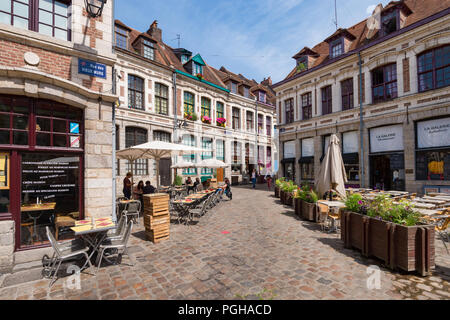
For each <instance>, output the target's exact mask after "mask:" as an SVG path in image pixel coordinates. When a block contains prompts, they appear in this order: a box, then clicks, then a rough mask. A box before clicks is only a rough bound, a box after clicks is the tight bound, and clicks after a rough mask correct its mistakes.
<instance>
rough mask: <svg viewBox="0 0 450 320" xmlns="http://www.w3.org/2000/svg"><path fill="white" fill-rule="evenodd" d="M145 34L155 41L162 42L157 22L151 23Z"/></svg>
mask: <svg viewBox="0 0 450 320" xmlns="http://www.w3.org/2000/svg"><path fill="white" fill-rule="evenodd" d="M147 33H148V34H149V35H150V36H151V37H152V38H153V39H155V40H156V41H158V42H162V30H161V29H159V28H158V21H157V20H155V21H153V23H152V24H151V25H150V28H149V29H148V30H147Z"/></svg>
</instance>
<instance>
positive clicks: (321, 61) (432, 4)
mask: <svg viewBox="0 0 450 320" xmlns="http://www.w3.org/2000/svg"><path fill="white" fill-rule="evenodd" d="M395 6H401V8H402V10H406V11H405V13H406V12H408V13H410V14H409V15H407V17H406V20H405V24H404V26H403V28H405V27H408V26H410V25H412V24H414V23H417V22H419V21H421V20H424V19H425V18H427V17H430V16H432V15H435V14H438V13H440V12H443V11H444V10H448V9H449V8H450V0H404V1H391V2H390V3H389V4H387V5H386V7H384V8H383V10H382V12H384V11H386V10H389V9H390V8H393V7H395ZM345 30H346V31H347V32H348V33H350V34H351V35H353V36H354V37H355V39H354V40H353V41H352V43H351V45H350V48H349V49H348V51H353V50H356V49H358V48H361V47H363V46H365V45H368V44H370V42H371V41H374V40H376V39H377V36H375V37H373V38H371V40H367V39H366V35H367V33H368V28H367V19H366V20H363V21H360V22H359V23H357V24H355V25H354V26H352V27H349V28H346V29H345ZM305 49H309V48H306V47H305V48H303V49H302V50H301V51H300V52H299V53H297V54H296V55H295V56H294V57H293V58H294V59H296V58H298V57H299V56H300V55H304V54H305V53H304V51H303V50H305ZM310 50H311V51H312V52H315V53H317V54H318V55H319V56H318V58H317V59H316V60H315V61H314V63H313V64H312V65H311V66H308V69H312V68H316V67H320V66H321V65H325V64H326V63H327V62H328V61H329V60H330V59H329V57H328V55H329V44H328V43H327V42H325V41H322V42H320V43H318V44H317V45H315V46H314V47H313V48H312V49H310ZM296 74H297V67H294V68H293V69H292V71H291V72H290V73H289V74H288V75H287V76H286V78H285V79H284V80H282V82H285V81H289V79H290V78H292V77H294V76H295V75H296ZM277 85H278V84H275V85H274V86H277Z"/></svg>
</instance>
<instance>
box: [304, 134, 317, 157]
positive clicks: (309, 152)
mask: <svg viewBox="0 0 450 320" xmlns="http://www.w3.org/2000/svg"><path fill="white" fill-rule="evenodd" d="M313 156H314V138H308V139H303V140H302V158H304V157H313Z"/></svg>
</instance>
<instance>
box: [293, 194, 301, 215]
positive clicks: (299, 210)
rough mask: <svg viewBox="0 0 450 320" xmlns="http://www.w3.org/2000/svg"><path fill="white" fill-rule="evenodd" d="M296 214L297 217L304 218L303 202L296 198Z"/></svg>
mask: <svg viewBox="0 0 450 320" xmlns="http://www.w3.org/2000/svg"><path fill="white" fill-rule="evenodd" d="M294 212H295V215H296V216H297V217H299V218H301V217H302V200H301V199H300V198H294Z"/></svg>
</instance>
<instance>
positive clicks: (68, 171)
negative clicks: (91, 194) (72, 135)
mask: <svg viewBox="0 0 450 320" xmlns="http://www.w3.org/2000/svg"><path fill="white" fill-rule="evenodd" d="M21 164H22V205H27V204H35V203H37V202H38V201H39V202H42V203H56V206H55V212H56V213H69V212H78V211H79V201H78V200H79V173H80V157H79V156H67V155H54V154H52V155H50V154H35V153H34V154H23V155H22V163H21Z"/></svg>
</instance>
